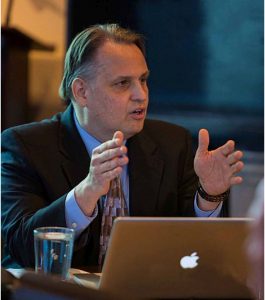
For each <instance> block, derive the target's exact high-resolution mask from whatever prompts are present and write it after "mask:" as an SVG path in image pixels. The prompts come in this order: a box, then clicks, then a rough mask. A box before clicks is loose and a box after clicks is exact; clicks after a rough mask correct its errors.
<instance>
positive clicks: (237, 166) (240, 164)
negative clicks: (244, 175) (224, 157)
mask: <svg viewBox="0 0 265 300" xmlns="http://www.w3.org/2000/svg"><path fill="white" fill-rule="evenodd" d="M243 167H244V163H243V162H242V161H238V162H237V163H235V164H233V165H232V166H231V171H232V173H233V174H236V173H238V172H240V171H241V170H242V169H243Z"/></svg>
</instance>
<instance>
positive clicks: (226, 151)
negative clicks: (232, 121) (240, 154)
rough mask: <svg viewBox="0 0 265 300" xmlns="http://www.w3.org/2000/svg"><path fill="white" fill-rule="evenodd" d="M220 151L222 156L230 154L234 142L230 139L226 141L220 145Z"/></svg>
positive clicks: (233, 147)
mask: <svg viewBox="0 0 265 300" xmlns="http://www.w3.org/2000/svg"><path fill="white" fill-rule="evenodd" d="M220 149H221V152H222V153H223V155H224V156H227V155H229V154H231V153H232V152H233V151H234V150H235V142H234V141H232V140H229V141H227V142H226V143H225V144H224V145H223V146H221V147H220Z"/></svg>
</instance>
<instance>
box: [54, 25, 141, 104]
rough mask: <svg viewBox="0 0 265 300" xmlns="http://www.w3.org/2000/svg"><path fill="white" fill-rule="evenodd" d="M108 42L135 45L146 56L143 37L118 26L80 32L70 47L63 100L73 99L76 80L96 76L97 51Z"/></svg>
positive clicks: (64, 77) (64, 76)
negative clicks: (74, 81)
mask: <svg viewBox="0 0 265 300" xmlns="http://www.w3.org/2000/svg"><path fill="white" fill-rule="evenodd" d="M107 40H109V41H113V42H115V43H124V44H135V45H136V46H137V47H138V48H139V49H140V50H141V52H142V53H143V55H144V56H145V43H144V38H143V36H142V35H140V34H137V33H135V32H133V31H131V30H129V29H125V28H122V27H120V26H119V25H118V24H103V25H100V24H98V25H93V26H91V27H88V28H87V29H85V30H83V31H82V32H80V33H79V34H78V35H77V36H76V37H75V38H74V40H73V41H72V43H71V45H70V46H69V48H68V50H67V53H66V56H65V64H64V75H63V79H62V82H61V85H60V89H59V95H60V96H61V98H62V99H64V100H65V101H67V102H69V100H71V99H73V95H72V90H71V85H72V82H73V80H74V79H75V78H77V77H81V78H86V79H88V80H89V79H90V78H92V77H94V76H95V74H96V73H95V72H96V70H95V64H94V61H93V59H94V57H95V54H96V52H97V50H98V49H99V48H100V46H102V45H103V44H104V42H106V41H107Z"/></svg>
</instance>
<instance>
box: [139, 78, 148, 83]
mask: <svg viewBox="0 0 265 300" xmlns="http://www.w3.org/2000/svg"><path fill="white" fill-rule="evenodd" d="M147 79H148V78H147V77H142V78H140V81H141V84H142V85H144V84H147Z"/></svg>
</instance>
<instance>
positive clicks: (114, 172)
mask: <svg viewBox="0 0 265 300" xmlns="http://www.w3.org/2000/svg"><path fill="white" fill-rule="evenodd" d="M121 173H122V167H117V168H115V169H113V170H109V171H106V172H105V173H103V174H102V178H103V179H104V180H112V179H114V178H115V177H117V176H119V175H121Z"/></svg>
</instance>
